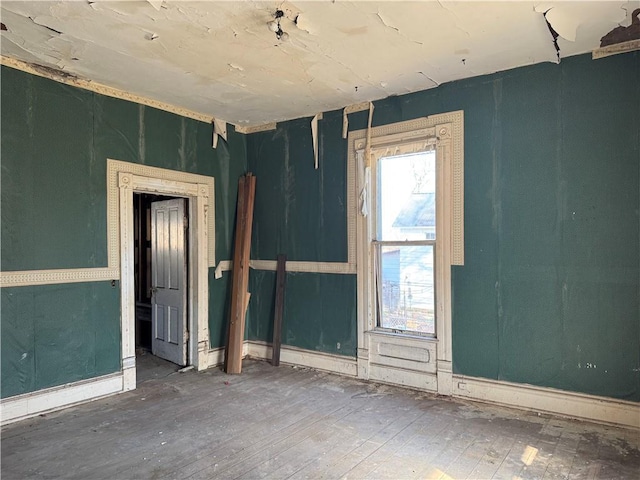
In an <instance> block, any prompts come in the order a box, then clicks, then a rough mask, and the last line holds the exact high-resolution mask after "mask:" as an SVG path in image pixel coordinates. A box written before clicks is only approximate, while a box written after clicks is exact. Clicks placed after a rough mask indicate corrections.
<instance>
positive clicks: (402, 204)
mask: <svg viewBox="0 0 640 480" xmlns="http://www.w3.org/2000/svg"><path fill="white" fill-rule="evenodd" d="M435 192H436V155H435V152H434V151H429V152H422V153H417V154H412V155H400V156H396V157H383V158H381V159H380V160H379V161H378V190H377V194H378V198H377V206H378V210H377V211H378V217H377V223H378V225H377V239H378V240H386V241H393V240H435V238H436V193H435Z"/></svg>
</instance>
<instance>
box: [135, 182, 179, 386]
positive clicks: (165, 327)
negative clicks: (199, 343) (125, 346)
mask: <svg viewBox="0 0 640 480" xmlns="http://www.w3.org/2000/svg"><path fill="white" fill-rule="evenodd" d="M188 212H189V206H188V199H185V198H180V197H172V196H166V195H157V194H151V193H134V195H133V221H134V235H133V236H134V238H133V241H134V283H135V302H136V304H135V343H136V345H135V347H136V357H137V359H138V361H137V362H136V363H139V360H140V358H141V357H143V356H145V355H154V356H157V357H159V358H161V359H164V360H166V361H169V362H172V363H173V364H175V365H177V366H180V367H183V366H185V365H187V363H188V357H187V342H188V332H189V331H188V321H187V312H188V311H189V308H188V299H187V291H188V280H187V279H188V264H189V262H188V252H189V245H188V239H189V234H188ZM155 363H158V362H155ZM160 363H161V362H160ZM138 373H139V374H140V372H138Z"/></svg>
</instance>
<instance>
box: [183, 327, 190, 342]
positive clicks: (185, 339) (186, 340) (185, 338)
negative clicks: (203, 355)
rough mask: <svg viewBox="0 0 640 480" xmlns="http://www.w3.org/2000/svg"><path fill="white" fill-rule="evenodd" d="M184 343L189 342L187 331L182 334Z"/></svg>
mask: <svg viewBox="0 0 640 480" xmlns="http://www.w3.org/2000/svg"><path fill="white" fill-rule="evenodd" d="M184 341H185V342H188V341H189V330H187V331H186V332H184Z"/></svg>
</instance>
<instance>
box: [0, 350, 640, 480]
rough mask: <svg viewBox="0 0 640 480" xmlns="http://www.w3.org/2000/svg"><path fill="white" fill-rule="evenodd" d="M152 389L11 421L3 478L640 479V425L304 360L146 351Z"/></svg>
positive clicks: (144, 366) (141, 386) (142, 370)
mask: <svg viewBox="0 0 640 480" xmlns="http://www.w3.org/2000/svg"><path fill="white" fill-rule="evenodd" d="M138 361H139V365H140V367H139V383H138V389H136V390H135V391H132V392H127V393H124V394H121V395H117V396H113V397H109V398H106V399H103V400H98V401H95V402H92V403H89V404H85V405H81V406H78V407H74V408H71V409H67V410H65V411H62V412H57V413H52V414H48V415H44V416H42V417H37V418H35V419H30V420H25V421H22V422H19V423H16V424H13V425H9V426H7V427H5V428H3V430H2V437H1V447H2V458H1V460H2V467H1V473H2V479H3V480H9V479H26V478H37V479H45V478H46V479H49V478H71V479H137V478H145V479H174V478H175V479H186V478H189V479H214V478H215V479H218V478H220V479H234V478H238V479H262V478H266V479H296V480H301V479H320V478H322V479H330V478H335V479H339V478H345V479H451V478H455V479H459V478H460V479H493V478H495V479H498V478H500V479H503V478H504V479H510V480H512V479H534V478H540V479H556V478H575V479H596V478H601V479H638V478H640V450H639V447H640V432H638V431H635V430H627V429H622V428H614V427H607V426H602V425H596V424H591V423H586V422H578V421H571V420H566V419H560V418H556V417H551V416H544V415H542V416H541V415H537V414H534V413H530V412H522V411H517V410H510V409H504V408H498V407H492V406H487V405H481V404H474V403H471V402H459V401H452V400H449V399H442V398H439V397H436V396H433V395H429V394H425V393H420V392H416V391H412V390H406V389H401V388H395V387H389V386H384V385H377V384H371V383H366V382H361V381H358V380H355V379H350V378H345V377H339V376H335V375H330V374H327V373H321V372H316V371H313V370H309V369H304V368H294V367H289V366H280V367H277V368H276V367H272V366H271V365H270V364H268V363H265V362H259V361H252V360H245V361H244V364H243V373H242V375H236V376H233V375H226V374H224V373H223V372H221V371H220V370H218V369H211V370H208V371H205V372H195V371H189V372H184V373H179V372H177V367H176V366H175V365H172V364H169V363H166V362H164V361H162V360H159V359H157V358H155V357H152V356H151V355H143V356H141V357H139V359H138Z"/></svg>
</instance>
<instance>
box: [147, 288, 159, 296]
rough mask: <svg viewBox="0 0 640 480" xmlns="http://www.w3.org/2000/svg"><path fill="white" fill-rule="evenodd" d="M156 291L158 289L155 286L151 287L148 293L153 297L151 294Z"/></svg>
mask: <svg viewBox="0 0 640 480" xmlns="http://www.w3.org/2000/svg"><path fill="white" fill-rule="evenodd" d="M157 291H158V289H157V288H156V287H151V288H150V289H149V294H150V295H151V296H152V297H153V294H154V293H156V292H157Z"/></svg>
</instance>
